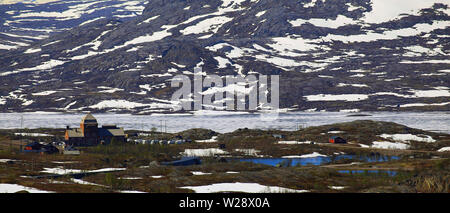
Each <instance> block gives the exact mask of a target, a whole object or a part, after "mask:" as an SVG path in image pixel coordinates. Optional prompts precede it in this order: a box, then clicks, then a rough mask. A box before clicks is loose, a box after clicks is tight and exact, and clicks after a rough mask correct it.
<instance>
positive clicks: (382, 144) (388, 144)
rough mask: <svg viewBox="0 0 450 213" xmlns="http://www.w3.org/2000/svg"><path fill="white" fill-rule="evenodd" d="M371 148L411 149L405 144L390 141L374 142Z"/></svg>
mask: <svg viewBox="0 0 450 213" xmlns="http://www.w3.org/2000/svg"><path fill="white" fill-rule="evenodd" d="M371 147H372V148H378V149H409V148H410V145H408V144H404V143H393V142H388V141H374V142H372V146H371Z"/></svg>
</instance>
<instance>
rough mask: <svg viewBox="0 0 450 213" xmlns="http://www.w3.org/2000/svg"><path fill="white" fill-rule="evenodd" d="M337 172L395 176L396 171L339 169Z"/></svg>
mask: <svg viewBox="0 0 450 213" xmlns="http://www.w3.org/2000/svg"><path fill="white" fill-rule="evenodd" d="M338 172H339V173H343V174H352V175H353V174H385V175H389V176H396V175H397V171H390V170H339V171H338Z"/></svg>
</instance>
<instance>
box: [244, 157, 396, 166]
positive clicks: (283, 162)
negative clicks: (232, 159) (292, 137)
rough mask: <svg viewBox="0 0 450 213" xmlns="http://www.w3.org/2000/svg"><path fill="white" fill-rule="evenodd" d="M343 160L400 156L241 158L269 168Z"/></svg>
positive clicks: (379, 160) (388, 158) (373, 160)
mask: <svg viewBox="0 0 450 213" xmlns="http://www.w3.org/2000/svg"><path fill="white" fill-rule="evenodd" d="M342 159H352V160H355V161H358V162H385V161H391V160H398V159H400V157H398V156H383V155H374V156H357V155H338V156H333V157H322V156H320V157H311V158H239V159H236V160H239V161H241V162H252V163H257V164H265V165H269V166H297V165H301V166H306V165H315V166H318V165H322V164H326V163H333V162H335V161H338V160H342Z"/></svg>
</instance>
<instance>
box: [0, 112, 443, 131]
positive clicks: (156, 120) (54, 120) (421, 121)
mask: <svg viewBox="0 0 450 213" xmlns="http://www.w3.org/2000/svg"><path fill="white" fill-rule="evenodd" d="M364 114H368V115H371V116H366V117H359V116H349V115H354V113H342V112H289V113H281V114H280V115H279V117H278V119H276V120H274V121H264V120H261V118H260V114H249V113H231V112H228V113H223V112H222V113H221V112H218V113H215V112H212V113H211V112H210V113H198V114H196V115H190V114H174V115H163V114H159V115H130V114H94V116H95V117H96V118H97V120H98V122H99V124H100V125H102V124H116V125H118V126H120V127H124V128H125V129H126V130H129V129H136V130H150V129H151V128H152V127H155V128H157V129H158V130H160V129H161V126H163V128H164V126H165V127H166V128H165V129H166V131H167V132H179V131H183V130H187V129H191V128H206V129H212V130H214V131H217V132H221V133H225V132H231V131H234V130H236V129H238V128H245V127H247V128H250V129H256V128H259V129H282V130H296V129H297V128H298V126H299V125H300V126H303V127H307V126H319V125H324V124H332V123H340V122H348V121H354V120H376V121H389V122H395V123H399V124H403V125H407V126H409V127H412V128H418V129H424V130H429V131H440V132H446V133H450V113H449V112H420V113H419V112H364ZM83 116H84V114H62V113H0V129H14V128H21V127H23V128H30V129H34V128H65V127H66V126H71V127H76V126H79V124H80V121H81V118H82V117H83ZM22 118H23V120H22ZM164 124H165V125H164Z"/></svg>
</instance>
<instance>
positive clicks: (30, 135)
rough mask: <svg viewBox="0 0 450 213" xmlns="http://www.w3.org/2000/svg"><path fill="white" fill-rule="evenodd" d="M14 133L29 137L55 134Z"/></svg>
mask: <svg viewBox="0 0 450 213" xmlns="http://www.w3.org/2000/svg"><path fill="white" fill-rule="evenodd" d="M14 135H18V136H29V137H53V135H49V134H43V133H14Z"/></svg>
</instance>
